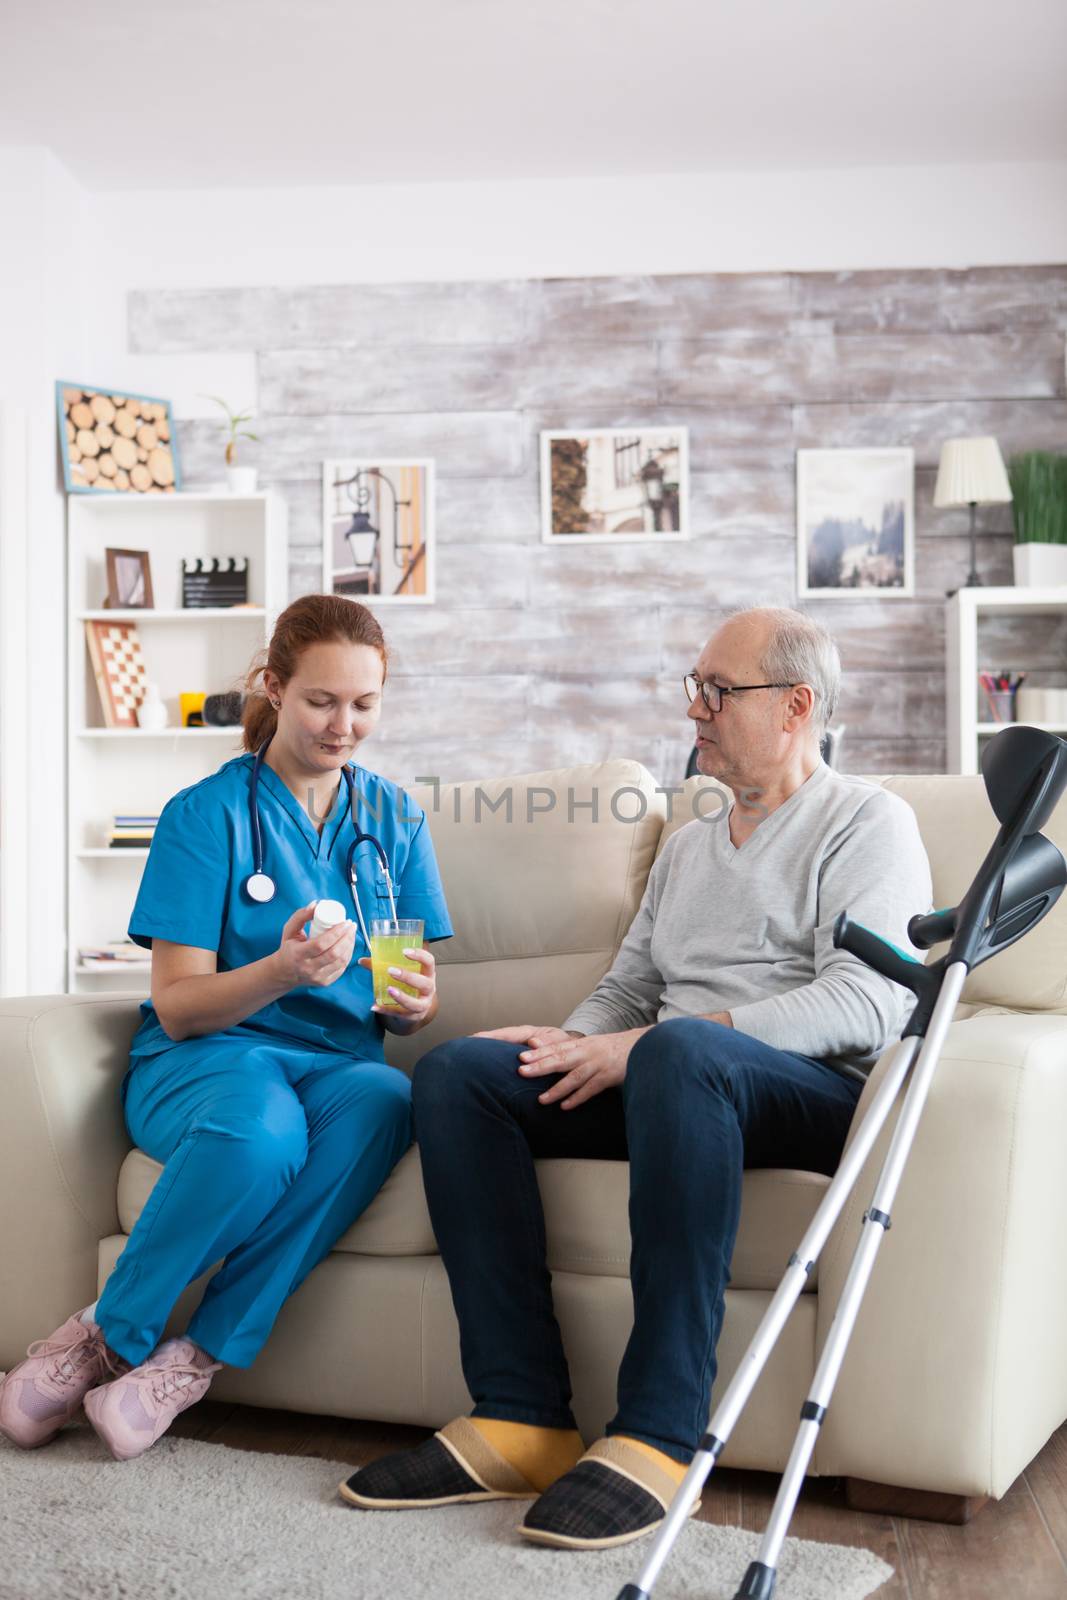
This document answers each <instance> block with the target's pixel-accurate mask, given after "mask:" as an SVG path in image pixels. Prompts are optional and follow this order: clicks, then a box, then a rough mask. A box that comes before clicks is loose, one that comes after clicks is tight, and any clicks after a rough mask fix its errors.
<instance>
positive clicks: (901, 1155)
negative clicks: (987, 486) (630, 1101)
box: [617, 726, 1067, 1600]
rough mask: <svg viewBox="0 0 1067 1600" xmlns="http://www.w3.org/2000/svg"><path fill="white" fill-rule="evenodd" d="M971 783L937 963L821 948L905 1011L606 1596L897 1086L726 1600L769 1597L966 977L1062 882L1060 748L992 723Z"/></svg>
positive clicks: (705, 1462) (696, 1460)
mask: <svg viewBox="0 0 1067 1600" xmlns="http://www.w3.org/2000/svg"><path fill="white" fill-rule="evenodd" d="M982 776H983V778H984V780H985V786H986V794H987V796H988V798H989V802H990V805H991V806H992V808H993V811H994V813H995V815H996V818H997V821H998V822H999V823H1000V828H999V830H998V832H997V836H996V838H995V840H994V841H993V844H992V846H991V847H990V849H989V852H988V854H987V855H986V857H985V860H984V861H983V862H982V865H981V866H980V867H979V869H978V874H977V876H976V878H975V880H974V882H973V883H972V884H971V887H970V888H969V889H968V891H967V893H966V894H965V895H964V897H963V899H962V900H961V901H960V903H959V905H958V906H955V907H952V908H950V909H947V910H942V911H931V912H929V913H927V914H925V915H920V916H915V917H913V918H912V919H911V922H910V923H909V924H908V937H909V939H910V940H911V941H912V943H913V944H914V945H915V946H916V948H918V949H920V950H928V949H930V948H931V946H933V945H935V944H941V943H944V942H945V941H946V940H948V941H950V943H949V948H948V950H947V952H946V953H945V954H944V955H943V956H941V957H940V958H939V959H938V960H937V961H934V962H931V963H930V964H929V965H928V966H924V965H923V964H922V963H921V962H919V961H916V960H915V959H914V957H912V956H909V955H906V954H905V953H904V952H903V951H902V950H898V949H897V947H896V946H895V945H892V944H889V943H888V942H887V941H886V940H884V939H881V938H879V936H878V935H877V934H875V933H872V932H871V931H870V930H869V929H867V928H864V927H862V926H861V925H860V924H859V923H855V922H850V921H849V918H848V914H847V912H842V914H841V915H840V916H839V917H838V919H837V922H836V924H835V926H834V944H835V946H836V947H837V948H838V949H842V950H848V951H849V952H850V953H851V954H853V955H855V956H858V957H859V959H860V960H862V961H864V962H866V964H867V965H868V966H870V967H873V968H874V970H875V971H876V972H879V973H881V974H882V975H883V976H885V977H887V978H891V979H892V980H893V981H894V982H895V983H900V984H903V985H904V987H905V988H908V989H910V990H911V991H912V993H913V994H914V995H915V997H916V1005H915V1009H914V1011H913V1012H912V1014H911V1016H910V1018H909V1019H908V1024H907V1026H906V1028H905V1029H904V1032H903V1035H902V1037H901V1041H900V1043H899V1045H898V1046H897V1048H896V1050H895V1052H894V1054H893V1056H892V1058H891V1060H890V1063H889V1066H888V1069H887V1071H886V1073H885V1076H884V1077H883V1079H882V1082H881V1083H880V1084H879V1086H878V1089H877V1091H876V1093H875V1095H874V1097H873V1099H872V1101H871V1104H870V1106H869V1108H868V1110H867V1112H866V1114H865V1115H864V1118H863V1121H862V1122H861V1123H860V1125H859V1127H858V1128H857V1129H856V1132H855V1134H854V1136H853V1139H852V1143H851V1144H850V1145H849V1147H848V1150H847V1151H846V1152H845V1155H844V1156H843V1158H842V1160H841V1164H840V1166H839V1167H838V1170H837V1172H836V1174H835V1175H834V1177H833V1179H832V1180H831V1183H830V1185H829V1187H828V1189H827V1191H826V1194H825V1195H824V1197H823V1200H822V1203H821V1204H820V1206H819V1209H818V1211H817V1212H816V1213H815V1216H814V1217H813V1219H812V1221H811V1224H810V1226H809V1227H808V1230H807V1232H806V1233H805V1235H804V1237H803V1239H802V1240H801V1242H800V1244H799V1246H798V1247H797V1250H796V1252H795V1253H794V1254H793V1255H792V1256H791V1257H790V1259H789V1265H788V1267H787V1269H786V1272H785V1276H784V1277H783V1278H782V1281H781V1282H780V1284H779V1285H778V1288H777V1290H776V1291H775V1293H774V1296H773V1298H772V1300H771V1303H770V1305H769V1306H768V1307H767V1310H766V1311H765V1312H764V1315H763V1318H762V1320H761V1322H760V1325H759V1327H758V1328H757V1330H756V1332H755V1334H754V1336H753V1338H752V1342H751V1343H750V1345H749V1347H748V1349H747V1350H746V1352H745V1354H744V1356H743V1357H742V1358H741V1363H740V1365H739V1366H738V1368H737V1371H736V1372H735V1373H734V1375H733V1377H732V1379H731V1380H730V1382H729V1384H728V1385H727V1388H726V1391H725V1393H724V1394H723V1397H722V1399H721V1401H720V1402H719V1404H718V1406H717V1407H716V1408H715V1411H714V1412H713V1413H712V1416H711V1419H710V1421H709V1423H708V1429H707V1432H706V1433H705V1434H704V1436H703V1438H702V1439H701V1441H700V1446H699V1448H698V1450H697V1452H696V1454H695V1455H694V1457H693V1460H692V1462H691V1464H690V1466H689V1470H688V1471H687V1472H686V1475H685V1477H684V1478H683V1479H682V1482H681V1484H680V1485H679V1486H678V1489H677V1490H676V1492H675V1495H674V1498H673V1500H672V1501H671V1504H670V1506H669V1507H668V1510H667V1515H666V1517H665V1518H664V1521H663V1524H662V1526H661V1527H660V1529H659V1531H658V1533H657V1535H656V1538H655V1541H654V1542H653V1544H652V1546H651V1548H650V1551H649V1556H648V1560H647V1561H646V1562H645V1565H644V1566H643V1567H642V1569H641V1571H640V1573H639V1574H638V1577H637V1579H636V1581H635V1582H634V1583H628V1584H626V1585H625V1586H624V1587H623V1588H622V1589H621V1590H620V1591H619V1594H618V1597H617V1600H650V1596H651V1595H652V1592H653V1588H654V1585H655V1582H656V1579H657V1578H658V1576H659V1574H660V1571H661V1569H662V1567H663V1564H664V1562H665V1561H666V1560H667V1557H668V1556H669V1554H670V1552H671V1549H672V1547H673V1545H674V1541H675V1539H676V1538H677V1537H678V1534H679V1532H680V1531H681V1529H682V1527H683V1526H684V1524H685V1523H686V1521H687V1520H688V1517H689V1512H690V1508H691V1507H692V1505H693V1502H694V1500H695V1499H696V1498H697V1496H698V1495H699V1494H700V1491H701V1489H702V1488H703V1486H704V1484H705V1482H706V1481H707V1479H708V1477H709V1475H710V1473H711V1472H712V1470H713V1468H714V1466H715V1463H716V1461H717V1460H718V1458H719V1456H720V1455H721V1454H722V1451H723V1450H724V1448H725V1446H726V1442H727V1440H728V1439H729V1437H730V1434H731V1432H732V1431H733V1428H734V1425H735V1424H736V1422H737V1419H738V1417H739V1416H740V1414H741V1412H742V1410H743V1409H744V1406H745V1403H746V1401H747V1400H748V1397H749V1395H750V1394H751V1393H752V1389H753V1387H754V1386H755V1383H756V1380H757V1379H758V1377H759V1375H760V1373H761V1371H762V1370H763V1368H764V1366H765V1365H766V1362H767V1359H768V1357H769V1356H770V1354H771V1351H772V1350H773V1349H774V1346H775V1343H776V1342H777V1339H778V1336H779V1334H780V1333H781V1331H782V1328H783V1327H784V1325H785V1322H786V1319H787V1317H788V1316H789V1313H790V1311H791V1310H792V1308H793V1306H794V1305H795V1304H796V1301H797V1299H798V1298H799V1296H800V1294H801V1292H802V1290H803V1288H804V1284H805V1282H806V1281H807V1277H808V1274H809V1272H810V1271H811V1269H812V1267H813V1266H814V1265H815V1262H816V1261H817V1260H818V1257H819V1253H820V1251H821V1250H822V1248H823V1246H824V1245H825V1243H826V1241H827V1239H828V1237H829V1235H830V1232H831V1230H832V1228H833V1226H834V1223H835V1222H836V1221H837V1218H838V1217H839V1216H840V1214H841V1211H842V1208H843V1207H844V1204H845V1201H846V1200H847V1199H848V1196H849V1194H850V1193H851V1191H852V1189H853V1188H854V1187H855V1184H856V1182H857V1180H858V1178H859V1175H860V1172H861V1170H862V1168H863V1165H864V1162H865V1161H866V1159H867V1157H868V1155H869V1154H870V1152H871V1149H872V1148H873V1146H874V1143H875V1140H876V1139H877V1138H878V1135H879V1133H880V1132H881V1129H882V1127H883V1126H884V1124H885V1122H886V1119H887V1117H888V1116H889V1114H890V1112H891V1110H892V1109H893V1106H894V1105H895V1103H896V1101H897V1099H898V1096H899V1095H900V1091H901V1088H902V1087H904V1086H905V1085H906V1088H905V1092H904V1098H903V1102H902V1104H901V1109H900V1115H899V1117H898V1119H897V1125H896V1128H895V1130H894V1132H893V1136H892V1139H891V1141H890V1145H889V1150H888V1152H887V1154H886V1158H885V1161H884V1163H883V1166H882V1170H881V1173H880V1175H879V1177H878V1181H877V1183H876V1185H875V1189H874V1194H873V1197H872V1200H871V1204H870V1207H869V1208H868V1210H867V1211H866V1213H865V1214H864V1217H863V1227H862V1230H861V1233H860V1238H859V1242H858V1244H857V1246H856V1250H855V1253H854V1255H853V1258H852V1262H851V1265H850V1267H849V1270H848V1274H847V1276H846V1279H845V1285H844V1288H843V1289H842V1292H841V1298H840V1300H839V1302H838V1306H837V1310H836V1311H835V1313H834V1317H833V1321H832V1322H831V1325H830V1331H829V1333H828V1335H827V1338H826V1343H825V1344H824V1346H823V1350H822V1354H821V1356H820V1358H819V1363H818V1366H817V1367H816V1370H815V1377H814V1379H813V1381H812V1386H811V1391H810V1393H809V1396H808V1398H807V1399H806V1400H805V1402H804V1404H803V1406H802V1407H801V1411H800V1427H799V1429H798V1431H797V1435H796V1439H795V1441H794V1444H793V1449H792V1452H791V1454H790V1456H789V1460H788V1462H787V1464H786V1468H785V1472H784V1473H783V1474H782V1480H781V1483H780V1485H779V1489H778V1495H777V1498H776V1499H775V1502H774V1506H773V1508H772V1510H771V1514H770V1518H769V1519H768V1522H767V1526H766V1528H765V1529H764V1533H763V1540H762V1543H761V1545H760V1549H759V1554H758V1557H757V1559H756V1560H755V1561H753V1562H752V1563H751V1565H750V1566H749V1568H748V1571H747V1572H746V1573H745V1576H744V1579H743V1580H742V1583H741V1586H740V1588H739V1589H738V1591H737V1594H736V1596H735V1600H770V1597H771V1596H772V1595H773V1593H774V1587H775V1582H776V1579H777V1566H778V1558H779V1555H780V1553H781V1549H782V1545H783V1543H784V1541H785V1537H786V1533H787V1532H788V1529H789V1524H790V1522H791V1520H792V1516H793V1511H794V1509H795V1507H796V1502H797V1499H798V1497H799V1495H800V1490H801V1487H802V1485H803V1481H804V1476H805V1473H806V1471H807V1467H808V1463H809V1461H810V1460H811V1455H812V1451H813V1450H814V1448H815V1443H816V1440H817V1439H818V1436H819V1429H820V1427H821V1426H822V1422H823V1419H824V1417H825V1416H826V1411H827V1407H828V1406H829V1404H830V1398H831V1396H832V1394H833V1390H834V1384H835V1383H836V1381H837V1376H838V1373H839V1372H840V1370H841V1366H842V1363H843V1361H844V1358H845V1351H846V1349H847V1347H848V1341H849V1337H850V1335H851V1333H852V1329H853V1327H854V1325H855V1322H856V1317H857V1316H858V1314H859V1309H860V1305H861V1303H862V1300H863V1295H864V1291H865V1289H866V1287H867V1283H868V1281H869V1279H870V1276H871V1272H872V1270H873V1267H874V1262H875V1258H876V1256H877V1254H878V1248H879V1246H880V1245H881V1243H882V1240H883V1239H884V1238H885V1235H886V1233H887V1232H888V1230H889V1227H890V1225H891V1213H892V1206H893V1201H894V1198H895V1196H896V1192H897V1187H898V1185H899V1183H900V1179H901V1176H902V1174H903V1171H904V1167H905V1164H906V1162H907V1159H908V1154H909V1152H910V1150H911V1145H912V1140H913V1139H914V1137H915V1131H916V1128H917V1126H918V1123H919V1119H920V1117H921V1115H922V1111H923V1106H924V1104H925V1101H926V1096H927V1093H928V1091H929V1088H930V1084H931V1082H932V1079H933V1076H934V1072H935V1070H936V1067H937V1062H938V1059H939V1057H940V1054H941V1050H942V1048H943V1046H944V1041H945V1035H946V1033H947V1032H948V1029H949V1027H950V1025H951V1023H952V1020H953V1016H954V1014H955V1010H956V1004H957V1002H958V1000H959V997H960V992H961V990H962V989H963V985H964V982H965V980H966V978H967V974H968V973H969V972H971V971H973V969H974V968H975V967H977V966H979V965H980V963H981V962H983V961H988V960H989V958H990V957H991V956H994V955H996V954H997V953H998V952H999V951H1001V950H1006V949H1007V948H1008V946H1009V945H1011V944H1014V943H1015V941H1016V940H1017V939H1021V938H1022V936H1023V934H1025V933H1028V932H1029V931H1030V929H1031V928H1033V927H1035V926H1036V925H1037V923H1038V922H1040V921H1041V919H1042V917H1044V916H1045V915H1046V914H1047V913H1048V912H1049V911H1050V910H1051V908H1052V906H1053V905H1054V904H1055V902H1056V901H1057V900H1058V898H1059V896H1060V894H1061V892H1062V890H1063V888H1064V885H1065V884H1067V863H1065V862H1064V859H1063V856H1062V855H1061V854H1060V852H1059V850H1058V849H1057V848H1056V846H1055V845H1054V844H1052V843H1051V841H1050V840H1048V839H1046V838H1045V837H1044V836H1043V835H1042V833H1041V829H1042V828H1043V827H1044V825H1045V823H1046V822H1047V821H1048V819H1049V817H1050V816H1051V815H1052V812H1053V810H1054V809H1055V806H1056V802H1057V801H1058V800H1059V798H1060V796H1061V794H1062V793H1063V790H1064V788H1065V787H1067V742H1065V741H1064V740H1062V739H1058V738H1056V737H1055V735H1053V734H1048V733H1043V732H1041V731H1040V730H1039V729H1037V728H1029V727H1024V726H1013V727H1010V728H1005V729H1004V730H1003V731H1002V732H1001V733H998V734H997V735H996V737H995V738H993V739H991V740H990V742H989V743H988V744H987V745H986V748H985V751H984V752H983V756H982Z"/></svg>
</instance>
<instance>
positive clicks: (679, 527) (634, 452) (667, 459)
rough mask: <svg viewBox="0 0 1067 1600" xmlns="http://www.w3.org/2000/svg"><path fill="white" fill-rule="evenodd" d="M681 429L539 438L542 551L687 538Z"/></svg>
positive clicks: (574, 431) (685, 440) (554, 432)
mask: <svg viewBox="0 0 1067 1600" xmlns="http://www.w3.org/2000/svg"><path fill="white" fill-rule="evenodd" d="M689 536H690V527H689V430H688V429H687V428H681V427H679V428H675V427H663V428H645V427H636V428H569V429H545V430H543V431H542V433H541V539H542V541H543V543H545V544H635V543H637V542H639V541H649V542H655V543H657V544H660V543H664V542H665V541H668V540H675V539H688V538H689Z"/></svg>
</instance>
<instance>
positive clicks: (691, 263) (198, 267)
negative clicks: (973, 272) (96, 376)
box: [91, 162, 1067, 416]
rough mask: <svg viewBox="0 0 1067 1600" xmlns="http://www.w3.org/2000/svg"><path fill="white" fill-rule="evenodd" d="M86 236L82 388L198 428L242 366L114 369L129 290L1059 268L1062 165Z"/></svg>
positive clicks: (418, 193)
mask: <svg viewBox="0 0 1067 1600" xmlns="http://www.w3.org/2000/svg"><path fill="white" fill-rule="evenodd" d="M92 225H93V228H94V233H95V251H94V253H95V256H96V259H97V261H98V265H99V274H98V284H97V289H96V299H95V306H94V316H93V327H92V344H91V355H92V359H93V362H94V370H95V371H96V372H98V373H100V374H101V375H102V376H103V380H104V381H107V382H116V383H124V384H128V385H129V386H130V387H140V388H141V389H143V390H145V391H146V392H149V393H151V392H162V393H165V394H169V395H170V396H172V398H173V399H174V400H175V403H176V408H177V412H178V415H179V416H205V415H210V414H211V410H212V408H211V406H210V405H209V404H208V403H207V402H206V401H204V400H203V398H202V396H201V395H200V393H199V391H202V390H205V389H213V388H216V389H217V390H218V391H219V392H221V393H223V394H226V395H228V396H230V397H232V398H233V399H234V400H237V401H240V402H241V403H244V402H245V401H248V402H251V403H253V404H254V403H255V373H254V363H253V361H252V359H251V358H250V357H248V356H246V355H243V354H239V355H225V356H220V355H215V356H210V355H208V354H205V356H204V357H203V358H200V357H196V356H188V355H182V356H172V357H158V356H157V357H152V358H143V357H126V356H124V355H123V353H122V352H123V349H124V343H125V340H124V333H125V292H126V290H127V289H128V288H142V289H147V288H191V287H198V286H202V287H213V288H220V287H225V286H228V285H237V286H242V285H251V284H322V283H360V282H362V283H389V282H432V281H434V280H442V279H452V280H463V279H486V278H511V277H520V278H525V277H557V276H577V277H583V276H597V275H600V274H604V275H615V274H620V273H669V272H759V271H779V270H794V271H803V270H808V271H835V272H836V271H845V270H848V269H853V270H859V269H862V268H879V267H971V266H993V265H997V266H999V265H1005V264H1013V265H1020V266H1021V265H1029V264H1041V263H1049V262H1060V261H1064V260H1067V162H1059V163H1030V164H1022V163H1014V164H1013V163H1004V164H1000V165H985V166H941V167H914V166H912V167H882V168H858V167H856V168H842V169H837V170H832V171H808V172H746V173H709V174H697V175H684V176H673V177H672V176H665V177H640V178H632V179H617V178H600V179H597V178H575V179H570V180H567V181H555V180H553V181H536V182H534V181H526V182H516V183H469V184H468V183H451V184H447V183H440V184H424V185H376V186H369V187H363V188H350V189H341V188H330V189H325V188H320V189H314V188H309V189H235V190H228V189H205V190H196V191H180V192H174V191H166V190H161V191H156V192H154V193H144V192H142V193H136V194H133V193H131V194H126V193H120V194H116V193H108V194H99V195H96V196H95V197H94V199H93V203H92Z"/></svg>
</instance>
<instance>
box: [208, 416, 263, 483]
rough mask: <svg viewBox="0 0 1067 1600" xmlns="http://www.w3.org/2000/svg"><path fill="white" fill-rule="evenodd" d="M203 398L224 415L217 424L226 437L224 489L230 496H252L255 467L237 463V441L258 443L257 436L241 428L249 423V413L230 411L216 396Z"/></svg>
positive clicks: (250, 418)
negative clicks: (227, 490) (222, 419)
mask: <svg viewBox="0 0 1067 1600" xmlns="http://www.w3.org/2000/svg"><path fill="white" fill-rule="evenodd" d="M204 398H205V400H211V401H213V402H214V404H215V405H217V406H221V407H222V409H223V411H224V412H225V414H226V421H225V422H220V423H219V427H220V428H221V429H222V431H223V432H224V433H225V434H226V435H227V439H226V487H227V488H228V489H229V491H230V493H231V494H254V493H255V491H256V469H255V467H242V466H239V465H238V462H237V441H238V439H252V440H254V442H255V443H256V444H258V443H259V437H258V435H257V434H254V433H249V431H248V429H247V428H246V427H244V426H243V424H244V423H246V422H251V420H252V413H251V411H231V410H230V408H229V406H228V405H227V404H226V402H225V400H220V399H219V397H218V395H217V394H208V395H205V396H204Z"/></svg>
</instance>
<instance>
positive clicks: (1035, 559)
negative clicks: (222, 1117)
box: [1008, 450, 1067, 589]
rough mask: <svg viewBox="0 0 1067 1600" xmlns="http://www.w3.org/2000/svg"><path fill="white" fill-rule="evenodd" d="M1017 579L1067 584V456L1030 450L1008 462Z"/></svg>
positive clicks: (1049, 585)
mask: <svg viewBox="0 0 1067 1600" xmlns="http://www.w3.org/2000/svg"><path fill="white" fill-rule="evenodd" d="M1008 479H1009V481H1010V483H1011V493H1012V514H1013V516H1014V518H1015V549H1014V551H1013V556H1012V559H1013V562H1014V567H1015V582H1016V583H1017V584H1019V585H1024V586H1029V587H1034V588H1043V589H1045V588H1056V587H1067V455H1059V454H1057V453H1056V452H1055V451H1052V450H1027V451H1025V452H1024V453H1023V454H1022V455H1018V456H1013V457H1012V459H1011V461H1010V462H1009V463H1008Z"/></svg>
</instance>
